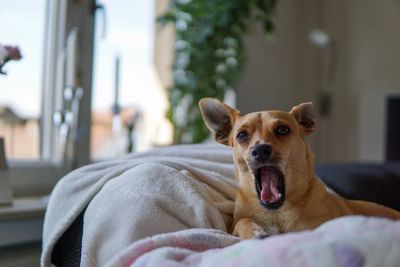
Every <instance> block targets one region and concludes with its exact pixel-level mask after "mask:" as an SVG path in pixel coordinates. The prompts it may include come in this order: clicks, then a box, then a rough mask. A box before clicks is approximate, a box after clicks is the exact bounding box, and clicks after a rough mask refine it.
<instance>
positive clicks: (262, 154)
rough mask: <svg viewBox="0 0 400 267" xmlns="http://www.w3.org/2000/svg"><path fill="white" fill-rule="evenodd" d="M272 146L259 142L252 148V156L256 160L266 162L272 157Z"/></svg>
mask: <svg viewBox="0 0 400 267" xmlns="http://www.w3.org/2000/svg"><path fill="white" fill-rule="evenodd" d="M271 154H272V147H271V146H270V145H267V144H258V145H255V146H253V148H252V150H251V158H252V160H254V161H257V162H260V163H264V162H266V161H267V160H269V158H270V157H271Z"/></svg>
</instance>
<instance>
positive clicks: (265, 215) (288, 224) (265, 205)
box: [199, 98, 400, 239]
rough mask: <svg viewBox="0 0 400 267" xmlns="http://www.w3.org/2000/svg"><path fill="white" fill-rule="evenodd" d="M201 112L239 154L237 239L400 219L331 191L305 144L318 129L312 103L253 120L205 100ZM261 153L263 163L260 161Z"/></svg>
mask: <svg viewBox="0 0 400 267" xmlns="http://www.w3.org/2000/svg"><path fill="white" fill-rule="evenodd" d="M199 106H200V110H201V113H202V116H203V119H204V121H205V123H206V125H207V127H208V128H209V129H210V130H211V131H212V132H213V133H214V137H215V140H216V141H217V142H219V143H221V144H224V145H228V146H231V147H232V148H233V158H234V162H235V166H236V173H237V179H238V183H239V189H238V193H237V198H236V202H235V210H234V218H233V225H232V226H233V227H232V233H233V234H234V235H237V236H239V237H240V238H241V239H246V238H253V237H261V236H268V235H272V234H277V233H285V232H290V231H299V230H304V229H313V228H315V227H317V226H319V225H320V224H322V223H323V222H325V221H328V220H330V219H333V218H336V217H340V216H345V215H352V214H359V215H366V216H379V217H387V218H392V219H400V213H399V212H397V211H395V210H393V209H390V208H387V207H384V206H381V205H378V204H375V203H371V202H366V201H356V200H346V199H344V198H342V197H340V196H338V195H336V194H334V193H330V192H328V191H327V190H326V187H325V185H324V184H323V183H322V182H321V181H320V179H319V178H318V177H317V176H316V175H315V173H314V157H313V154H312V152H311V151H310V148H309V146H308V144H307V142H306V141H305V136H307V135H309V134H310V133H312V132H313V131H314V129H315V118H314V112H313V106H312V104H311V103H303V104H300V105H298V106H295V107H293V108H292V110H291V111H290V112H283V111H276V110H273V111H263V112H254V113H250V114H247V115H241V114H240V112H239V111H238V110H236V109H234V108H232V107H230V106H228V105H226V104H224V103H222V102H220V101H219V100H217V99H214V98H203V99H202V100H201V101H200V102H199ZM327 142H329V140H327ZM263 145H264V146H263ZM260 147H261V148H262V149H261V154H262V153H264V154H265V155H264V156H263V157H262V158H260V156H257V155H260V151H259V148H260ZM257 149H258V150H257ZM263 168H264V170H262V169H263ZM268 175H269V177H268ZM272 176H274V177H272ZM257 177H258V178H257ZM271 177H272V178H271ZM278 177H280V178H278ZM257 179H258V182H257ZM273 179H275V180H273ZM263 182H264V183H263ZM261 184H262V186H261ZM267 185H268V186H267ZM264 187H265V188H267V189H266V190H267V191H263V190H264V189H263V188H264ZM274 190H275V191H274ZM278 192H279V194H278ZM261 195H262V196H263V197H261Z"/></svg>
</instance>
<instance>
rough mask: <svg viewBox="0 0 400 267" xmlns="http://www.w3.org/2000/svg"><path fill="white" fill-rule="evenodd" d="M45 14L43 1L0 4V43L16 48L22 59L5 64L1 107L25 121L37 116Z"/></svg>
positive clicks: (4, 0)
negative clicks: (18, 49)
mask: <svg viewBox="0 0 400 267" xmlns="http://www.w3.org/2000/svg"><path fill="white" fill-rule="evenodd" d="M21 6H24V8H21ZM44 14H45V0H35V1H30V0H1V8H0V43H1V44H3V45H18V46H19V47H20V49H21V52H22V56H23V59H22V60H21V61H18V62H9V63H7V65H6V66H5V70H6V71H7V72H8V74H7V75H6V76H3V75H0V105H4V104H6V105H11V106H12V107H13V108H14V109H15V111H17V112H18V113H19V114H21V115H24V116H28V117H37V116H38V115H39V112H40V101H41V78H42V70H41V68H42V60H43V39H44V20H45V15H44ZM21 18H23V19H21ZM27 22H29V24H28V23H27ZM27 25H29V27H27Z"/></svg>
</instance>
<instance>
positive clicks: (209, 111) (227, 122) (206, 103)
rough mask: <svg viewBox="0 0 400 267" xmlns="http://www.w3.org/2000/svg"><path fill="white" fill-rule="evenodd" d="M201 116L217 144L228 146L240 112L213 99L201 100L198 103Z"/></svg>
mask: <svg viewBox="0 0 400 267" xmlns="http://www.w3.org/2000/svg"><path fill="white" fill-rule="evenodd" d="M199 106H200V111H201V115H202V116H203V119H204V122H205V123H206V125H207V127H208V128H209V129H210V130H211V131H212V133H213V134H214V139H215V141H217V142H218V143H221V144H224V145H230V142H229V135H230V133H231V131H232V128H233V125H234V124H235V120H236V118H237V117H239V116H240V112H239V111H238V110H236V109H234V108H232V107H230V106H228V105H226V104H224V103H222V102H221V101H219V100H218V99H215V98H209V97H206V98H203V99H201V100H200V102H199Z"/></svg>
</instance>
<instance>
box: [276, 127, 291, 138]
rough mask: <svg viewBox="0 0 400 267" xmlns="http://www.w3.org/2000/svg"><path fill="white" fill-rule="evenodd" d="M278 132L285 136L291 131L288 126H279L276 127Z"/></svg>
mask: <svg viewBox="0 0 400 267" xmlns="http://www.w3.org/2000/svg"><path fill="white" fill-rule="evenodd" d="M275 132H276V134H277V135H280V136H284V135H287V134H289V133H290V128H289V127H287V126H279V127H278V128H276V131H275Z"/></svg>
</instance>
